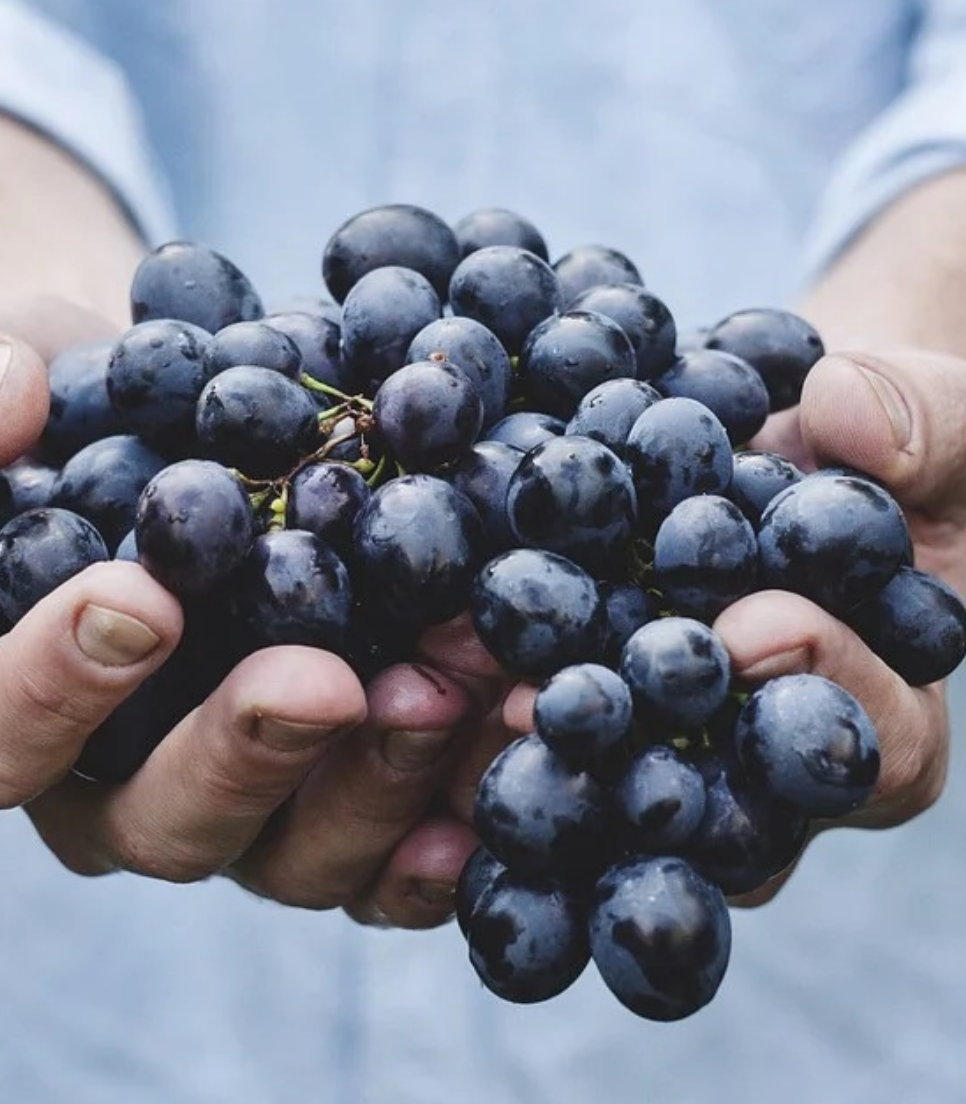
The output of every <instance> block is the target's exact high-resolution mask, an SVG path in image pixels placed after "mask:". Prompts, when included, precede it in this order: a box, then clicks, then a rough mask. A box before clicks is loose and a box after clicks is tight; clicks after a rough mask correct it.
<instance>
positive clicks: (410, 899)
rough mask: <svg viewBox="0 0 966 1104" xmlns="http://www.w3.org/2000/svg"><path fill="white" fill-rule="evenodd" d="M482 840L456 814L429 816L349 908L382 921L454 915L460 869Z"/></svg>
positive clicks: (419, 924) (431, 922)
mask: <svg viewBox="0 0 966 1104" xmlns="http://www.w3.org/2000/svg"><path fill="white" fill-rule="evenodd" d="M478 844H479V840H478V839H477V837H476V834H475V833H474V832H473V831H472V830H471V829H470V828H469V827H467V826H466V825H465V824H461V823H460V822H459V821H458V820H453V819H452V818H447V817H427V818H426V819H425V820H423V821H421V822H420V823H419V824H418V825H416V827H415V828H413V830H412V831H411V832H409V833H408V835H407V836H406V837H405V838H404V839H403V840H402V842H401V843H400V844H399V846H398V847H397V848H396V850H395V851H394V852H393V853H392V856H391V857H390V859H389V861H388V862H387V863H386V866H385V867H384V869H383V870H382V871H381V872H380V873H379V875H378V876H377V878H376V880H375V882H374V884H373V885H372V886H370V887H369V888H368V889H367V890H366V892H365V893H364V894H363V895H362V896H360V897H359V898H358V899H357V900H355V901H353V902H351V903H350V904H349V905H348V906H346V912H348V914H349V915H350V916H351V917H352V918H353V919H355V920H357V921H358V922H359V923H361V924H370V925H376V926H379V927H394V928H434V927H437V926H438V925H439V924H442V923H444V922H445V921H446V920H448V919H449V918H450V917H451V916H452V915H453V910H454V909H455V907H456V883H457V881H458V880H459V876H460V871H461V870H462V869H463V865H464V863H465V862H466V860H467V859H468V858H469V857H470V855H472V854H473V852H474V851H475V850H476V848H477V846H478Z"/></svg>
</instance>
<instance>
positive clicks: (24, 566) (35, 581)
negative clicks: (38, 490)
mask: <svg viewBox="0 0 966 1104" xmlns="http://www.w3.org/2000/svg"><path fill="white" fill-rule="evenodd" d="M109 558H110V556H109V554H108V551H107V548H106V546H105V544H104V541H103V540H102V539H101V536H100V534H99V533H98V531H97V530H96V529H95V528H94V526H93V525H91V523H90V522H89V521H87V519H86V518H82V517H81V516H80V515H79V514H75V513H73V512H71V511H70V510H61V509H56V508H54V507H43V508H40V509H35V510H28V511H27V512H26V513H24V514H18V515H17V516H16V517H15V518H12V519H11V520H10V521H8V522H7V524H6V525H4V526H3V528H2V529H0V613H2V615H3V617H4V619H5V620H6V621H7V623H8V624H10V625H13V624H16V622H17V621H19V620H20V618H21V617H23V615H24V614H25V613H27V612H28V611H29V610H30V609H32V608H33V607H34V606H35V605H36V604H37V603H38V602H39V601H40V600H41V599H42V598H46V596H47V595H48V594H50V593H51V591H53V590H56V588H57V587H59V586H60V585H61V583H65V582H67V580H68V579H71V578H73V576H75V575H77V574H78V573H79V572H81V571H83V570H84V568H85V567H89V566H90V565H91V564H93V563H99V562H101V561H103V560H107V559H109Z"/></svg>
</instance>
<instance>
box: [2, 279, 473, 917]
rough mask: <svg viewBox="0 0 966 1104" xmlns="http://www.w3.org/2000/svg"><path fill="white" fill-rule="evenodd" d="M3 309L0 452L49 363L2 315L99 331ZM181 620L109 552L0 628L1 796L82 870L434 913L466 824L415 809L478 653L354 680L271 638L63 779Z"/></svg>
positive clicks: (19, 429) (15, 436) (54, 335)
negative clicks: (170, 719) (162, 730)
mask: <svg viewBox="0 0 966 1104" xmlns="http://www.w3.org/2000/svg"><path fill="white" fill-rule="evenodd" d="M0 318H2V319H3V320H4V322H5V325H6V328H7V332H6V336H4V337H2V338H0V367H2V366H3V361H4V360H6V361H7V375H6V379H5V384H4V386H3V388H2V390H0V414H2V416H3V417H2V421H0V424H2V425H3V427H4V435H3V439H2V440H0V464H4V463H8V462H10V461H11V460H12V459H14V458H15V457H16V456H18V455H20V454H21V453H23V452H24V451H25V449H27V448H28V447H29V446H30V444H31V443H32V442H33V441H34V440H35V439H36V437H37V435H38V434H39V432H40V430H41V428H42V426H43V423H44V419H45V417H46V412H47V389H46V376H45V368H44V363H43V360H42V359H41V357H40V355H39V354H38V353H37V352H36V351H35V349H34V348H32V347H31V345H29V344H27V343H26V342H25V341H23V340H22V339H21V337H14V336H13V332H14V331H16V332H17V333H18V334H20V335H29V336H31V337H32V338H33V339H34V341H35V342H37V343H38V344H39V342H40V340H41V339H42V340H43V342H44V350H45V353H46V355H48V356H51V355H54V354H55V353H56V352H57V351H59V349H61V348H63V347H65V346H66V345H68V344H71V343H73V342H75V341H77V340H83V339H85V338H88V337H93V336H103V335H104V334H105V333H107V332H110V328H109V327H108V326H107V324H106V323H104V322H103V321H102V320H100V319H97V318H94V317H92V316H91V315H89V314H87V313H86V312H84V311H82V310H77V309H74V308H70V307H69V306H68V305H66V304H63V303H60V302H58V301H55V300H42V301H34V302H33V303H32V304H31V305H30V306H29V309H13V308H11V307H10V306H9V305H6V306H4V305H2V304H0ZM181 629H182V619H181V610H180V608H179V606H178V603H177V602H176V601H175V600H174V598H173V597H172V596H171V595H170V594H168V593H167V592H166V591H165V590H163V588H161V587H160V586H159V585H158V584H157V583H155V582H154V581H153V580H152V579H151V577H150V576H149V575H147V573H146V572H144V571H143V570H142V569H141V568H140V567H138V566H137V565H134V564H129V563H105V564H97V565H95V566H93V567H91V568H89V569H88V570H86V571H84V572H82V573H81V574H80V575H78V576H76V577H74V578H73V579H71V580H69V581H68V582H67V583H66V584H64V585H63V586H62V587H60V588H58V589H57V591H55V592H54V593H53V594H51V595H49V596H48V597H47V598H45V599H44V600H43V601H42V602H40V603H38V605H37V606H36V607H35V608H34V609H33V610H31V611H30V613H28V614H27V616H25V617H24V618H23V619H22V620H21V621H20V622H19V623H18V624H17V625H16V626H15V627H14V628H13V629H12V630H11V631H10V632H9V633H8V634H7V635H5V636H4V637H2V638H0V807H6V808H12V807H15V806H21V805H22V806H24V807H25V809H26V812H27V814H28V816H30V818H31V819H32V821H33V822H34V824H35V826H36V828H37V830H38V831H39V833H40V834H41V836H42V837H43V839H44V840H45V842H46V843H47V845H48V846H49V847H50V849H51V850H52V851H53V852H54V853H55V854H56V855H57V856H58V857H59V858H60V859H61V861H62V862H64V863H65V864H66V865H67V866H68V867H69V868H70V869H72V870H74V871H76V872H78V873H82V874H86V875H94V874H103V873H107V872H109V871H114V870H128V871H133V872H136V873H140V874H145V875H149V876H153V877H158V878H164V879H168V880H171V881H178V882H181V881H194V880H198V879H201V878H205V877H207V876H209V875H211V874H213V873H216V872H223V873H225V874H227V875H228V876H230V877H232V878H234V879H235V880H237V881H238V882H240V883H241V884H243V885H245V886H247V887H248V888H250V889H251V890H253V891H254V892H256V893H259V894H262V895H264V896H269V897H273V898H274V899H276V900H279V901H284V902H287V903H289V904H293V905H299V906H303V907H309V908H331V907H336V906H340V905H349V906H350V908H351V909H352V911H353V912H354V914H356V915H358V916H359V917H360V918H367V919H370V920H376V921H387V920H389V919H391V921H392V922H394V923H396V924H402V925H406V926H425V925H426V924H430V923H438V922H439V921H440V920H442V919H444V918H445V916H446V915H448V913H449V911H450V909H451V904H452V883H453V881H454V880H455V874H456V873H458V871H459V869H460V867H461V866H462V862H463V860H464V859H465V857H466V856H467V854H468V853H469V851H470V850H472V848H473V846H474V839H473V836H472V833H470V832H469V830H468V829H467V828H465V827H464V826H462V825H458V824H457V823H456V822H455V821H454V820H453V819H452V818H446V817H445V816H438V817H435V818H434V817H433V816H431V815H427V810H428V809H429V807H430V805H431V803H432V800H433V799H434V797H435V795H436V793H437V790H438V789H439V787H440V784H441V780H442V778H443V777H444V775H445V772H446V771H447V770H448V767H449V765H450V763H451V760H452V758H453V754H454V748H455V745H456V741H455V740H454V736H455V735H456V734H457V733H458V732H459V731H461V729H462V726H463V725H464V723H465V722H466V721H467V719H468V717H469V715H470V713H471V710H472V708H473V707H474V704H475V703H480V702H483V701H484V700H485V699H486V698H487V696H488V695H489V694H490V693H491V692H492V691H491V689H490V684H491V683H493V685H495V681H494V680H493V678H492V676H493V674H494V665H493V663H492V660H489V658H488V657H485V659H484V670H482V672H480V674H479V675H476V674H474V672H473V671H472V670H469V669H464V667H462V666H461V661H460V655H459V650H458V649H456V651H455V652H454V653H453V654H450V655H448V656H447V659H446V662H443V661H442V658H443V657H435V658H439V659H440V662H438V663H437V664H436V667H437V670H436V671H434V672H429V671H428V670H426V669H423V668H421V667H419V666H418V665H412V664H410V665H406V666H403V667H399V668H395V669H393V670H392V671H390V672H386V673H385V674H384V675H382V676H380V677H379V678H377V679H376V680H374V682H373V683H372V685H371V686H370V687H369V688H368V692H366V691H364V690H363V687H362V686H361V685H360V684H359V682H358V680H357V679H356V677H355V675H354V674H353V673H352V671H351V670H350V669H349V667H348V666H347V665H346V664H345V663H344V662H343V661H342V660H340V659H338V658H337V657H335V656H333V655H330V654H327V653H324V652H321V651H318V650H315V649H309V648H298V647H286V648H272V649H266V650H264V651H261V652H259V653H257V654H255V655H252V656H249V657H248V658H247V659H245V660H244V661H243V662H242V663H241V664H240V665H239V666H238V667H237V668H236V669H235V670H234V671H233V672H232V673H231V674H230V675H229V676H228V678H227V679H226V680H225V681H224V682H223V684H222V685H221V686H220V687H219V688H218V689H217V690H216V691H215V692H214V693H213V694H212V695H211V696H210V698H209V699H208V700H207V701H205V702H204V703H203V704H202V705H201V706H200V707H199V708H198V709H197V710H195V711H194V712H193V713H191V714H190V715H189V716H187V717H186V718H185V719H184V720H183V721H182V722H181V723H180V724H178V725H177V726H176V727H175V728H174V729H173V731H172V732H171V733H170V734H169V735H168V736H167V737H166V738H165V740H164V741H163V742H162V743H161V745H160V746H159V747H158V748H157V750H156V751H155V753H154V754H153V755H152V756H151V757H150V758H149V760H148V761H147V763H146V764H145V765H144V767H143V768H142V769H141V770H140V771H139V772H138V773H137V774H136V775H135V776H134V777H133V778H132V779H131V780H130V781H128V782H127V783H125V784H123V785H118V786H110V785H104V784H95V783H90V782H85V781H82V780H81V779H78V778H76V777H73V776H71V775H70V773H69V771H70V766H71V764H72V763H73V762H74V760H75V759H76V757H77V755H78V753H79V751H80V750H81V748H82V747H83V744H84V742H85V740H86V739H87V737H88V736H89V734H90V733H91V732H92V731H93V730H94V729H95V728H96V727H97V725H98V724H99V723H100V722H101V721H102V720H103V719H104V718H105V717H106V716H108V715H109V714H110V712H111V711H112V710H113V709H114V708H115V707H116V706H117V705H118V703H119V702H121V701H122V700H123V699H124V698H125V697H126V696H127V695H128V694H130V693H131V692H132V691H133V690H134V689H135V688H136V687H137V686H138V685H139V684H140V683H141V682H142V681H143V680H144V679H145V678H146V677H147V676H148V675H149V674H150V673H151V672H152V671H154V670H156V669H157V668H158V667H159V666H160V665H161V664H162V663H163V662H164V661H165V659H166V658H167V657H168V656H169V655H170V654H171V652H172V651H173V649H174V648H175V646H176V644H177V642H178V639H179V637H180V634H181ZM436 635H437V638H440V639H441V638H444V637H445V635H446V630H438V631H437V634H436ZM431 643H432V642H431V641H430V644H431ZM442 647H443V649H444V650H445V651H446V652H447V653H449V652H451V649H450V648H449V646H448V645H447V644H445V642H444V643H443V644H442ZM477 658H479V657H478V656H477ZM414 828H415V831H413V832H412V833H411V831H410V830H411V829H414Z"/></svg>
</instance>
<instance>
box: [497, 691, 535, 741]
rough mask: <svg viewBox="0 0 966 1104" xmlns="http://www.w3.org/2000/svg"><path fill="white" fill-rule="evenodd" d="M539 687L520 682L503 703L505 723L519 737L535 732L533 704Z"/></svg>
mask: <svg viewBox="0 0 966 1104" xmlns="http://www.w3.org/2000/svg"><path fill="white" fill-rule="evenodd" d="M538 689H539V687H536V686H533V685H531V684H530V683H529V682H518V683H517V684H516V686H514V687H513V689H512V690H511V691H510V693H509V694H507V696H506V701H505V702H504V703H503V723H504V724H505V725H506V726H507V728H509V729H510V731H511V732H513V733H515V734H516V735H517V736H525V735H526V734H527V733H528V732H532V731H533V703H534V702H535V701H536V700H537V690H538Z"/></svg>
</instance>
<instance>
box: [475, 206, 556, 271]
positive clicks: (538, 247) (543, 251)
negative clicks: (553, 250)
mask: <svg viewBox="0 0 966 1104" xmlns="http://www.w3.org/2000/svg"><path fill="white" fill-rule="evenodd" d="M453 233H454V234H455V235H456V240H457V241H458V242H459V245H460V257H461V258H462V257H466V256H468V255H469V254H470V253H475V252H476V250H477V249H485V248H486V247H487V246H489V245H515V246H517V248H519V249H527V250H529V251H530V252H531V253H536V255H537V256H538V257H539V258H540V259H541V260H544V261H546V260H549V254H548V252H547V243H546V242H545V241H544V238H543V235H542V234H541V233H540V231H539V230H538V229H537V228H536V227H535V226H534V225H533V223H532V222H530V221H529V220H528V219H525V218H523V217H522V215H518V214H516V213H514V212H513V211H508V210H506V208H504V207H482V208H480V209H479V210H477V211H471V212H470V213H469V214H468V215H465V216H464V217H463V218H461V219H460V220H459V222H458V223H456V225H455V226H454V227H453Z"/></svg>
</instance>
